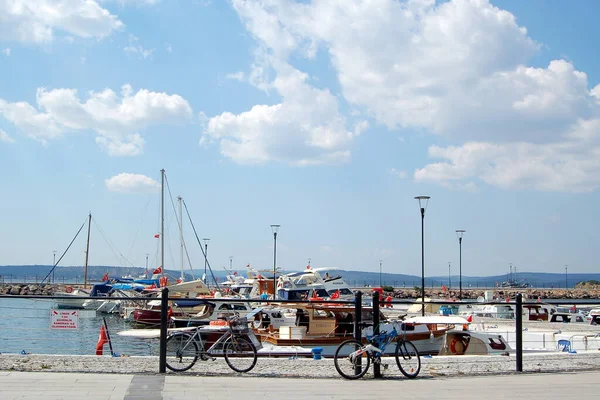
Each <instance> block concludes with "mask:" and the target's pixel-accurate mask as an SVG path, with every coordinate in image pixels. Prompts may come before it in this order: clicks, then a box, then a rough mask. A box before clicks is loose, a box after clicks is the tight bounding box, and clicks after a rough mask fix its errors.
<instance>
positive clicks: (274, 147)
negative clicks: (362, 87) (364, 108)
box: [201, 61, 355, 166]
mask: <svg viewBox="0 0 600 400" xmlns="http://www.w3.org/2000/svg"><path fill="white" fill-rule="evenodd" d="M274 68H275V69H276V71H277V78H276V79H275V80H274V81H273V82H272V84H271V86H272V87H273V88H274V89H276V90H277V91H278V92H279V93H280V94H281V96H282V98H283V99H282V102H281V103H278V104H275V105H271V106H270V105H255V106H254V107H252V109H250V110H249V111H246V112H243V113H241V114H238V115H234V114H232V113H229V112H225V113H223V114H221V115H218V116H216V117H213V118H211V119H210V120H209V121H208V123H207V127H206V129H205V131H204V135H205V136H208V137H209V138H210V139H212V140H219V141H220V146H221V153H222V154H223V155H224V156H226V157H229V158H231V159H232V160H234V161H236V162H238V163H247V164H256V163H264V162H268V161H280V162H285V163H288V164H291V165H302V166H304V165H318V164H326V163H341V162H346V161H348V160H349V158H350V151H349V148H350V145H351V143H352V140H353V137H354V136H355V135H354V133H352V132H349V131H348V130H347V129H346V120H345V118H344V117H343V116H342V115H341V114H340V113H339V109H338V108H339V107H338V100H337V98H336V97H335V96H333V95H332V94H331V93H330V92H329V91H328V90H321V89H316V88H314V87H311V86H310V85H308V84H307V83H306V81H307V79H308V76H307V75H306V74H304V73H301V72H300V71H298V70H297V69H294V68H292V67H291V66H289V65H288V64H285V63H281V62H276V61H275V62H274ZM201 141H202V142H205V141H206V139H204V138H203V139H202V140H201Z"/></svg>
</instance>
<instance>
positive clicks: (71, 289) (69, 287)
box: [65, 286, 73, 293]
mask: <svg viewBox="0 0 600 400" xmlns="http://www.w3.org/2000/svg"><path fill="white" fill-rule="evenodd" d="M65 292H67V293H73V287H72V286H66V287H65Z"/></svg>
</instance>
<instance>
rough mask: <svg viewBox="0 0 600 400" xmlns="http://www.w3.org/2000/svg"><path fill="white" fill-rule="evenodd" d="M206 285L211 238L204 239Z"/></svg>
mask: <svg viewBox="0 0 600 400" xmlns="http://www.w3.org/2000/svg"><path fill="white" fill-rule="evenodd" d="M202 240H204V283H206V266H207V264H208V242H209V241H210V239H209V238H204V239H202Z"/></svg>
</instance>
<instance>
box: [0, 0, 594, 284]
mask: <svg viewBox="0 0 600 400" xmlns="http://www.w3.org/2000/svg"><path fill="white" fill-rule="evenodd" d="M599 11H600V3H598V2H596V1H594V0H581V1H577V2H562V1H550V0H531V1H521V0H496V1H491V0H490V1H488V0H451V1H437V2H436V1H433V0H403V1H393V0H369V1H367V0H364V1H359V0H352V1H351V0H330V1H318V0H314V1H300V0H296V1H295V0H231V1H226V0H195V1H194V0H96V1H93V0H87V1H79V0H0V76H1V77H2V78H1V79H0V169H1V170H2V172H3V174H2V175H3V176H2V179H1V180H0V182H2V183H1V186H0V188H1V189H0V207H1V210H2V212H0V265H30V264H51V263H52V262H54V260H55V259H56V260H57V261H58V260H59V259H60V258H61V257H62V254H63V252H65V250H66V249H67V248H68V246H69V243H70V242H71V241H72V240H73V238H74V237H75V235H76V233H77V231H78V230H79V229H80V227H81V226H82V225H83V224H84V223H85V222H86V220H87V216H88V213H90V212H91V214H92V224H91V229H90V232H91V234H90V251H89V264H90V265H114V266H132V265H133V266H141V267H143V266H145V264H146V262H148V265H149V268H154V267H157V266H158V265H160V252H159V250H160V239H156V238H155V237H154V236H155V234H157V233H158V232H160V231H161V224H160V221H161V217H160V208H161V196H160V193H161V173H160V170H161V169H165V171H166V173H165V176H166V184H165V193H166V194H165V202H164V208H165V233H164V239H165V253H164V254H165V266H166V268H167V269H177V268H180V267H181V257H180V244H179V243H180V242H179V228H178V223H177V219H176V218H177V217H176V214H175V213H176V212H177V211H178V205H177V200H176V197H177V196H179V195H181V196H182V197H183V201H184V203H185V206H186V208H187V211H188V212H189V216H190V217H191V219H188V216H187V213H185V210H184V214H186V215H184V218H183V224H182V230H183V236H184V240H185V243H186V246H185V247H186V249H187V253H188V255H189V261H187V260H186V261H185V262H184V268H185V269H186V270H189V268H193V270H194V271H203V269H204V259H203V257H202V253H201V243H203V241H202V239H203V238H209V239H210V241H209V242H208V245H207V249H208V260H209V262H210V264H211V266H212V267H213V268H215V269H217V270H222V268H224V267H227V268H228V267H229V265H231V266H232V267H233V268H234V269H238V270H243V268H244V266H246V265H247V264H250V265H252V266H253V267H255V268H257V269H262V268H265V269H272V267H273V258H274V236H273V233H272V230H271V227H270V225H272V224H279V225H281V227H280V229H279V233H278V236H277V242H276V243H277V252H276V257H277V260H276V263H277V265H278V266H280V267H281V268H282V269H284V270H299V269H303V268H305V266H306V265H307V264H308V263H309V261H310V264H311V265H312V266H313V267H322V266H334V267H339V268H342V269H346V270H357V271H373V272H377V271H379V269H380V266H381V268H382V270H383V271H384V272H389V273H402V274H411V275H416V276H420V275H421V262H422V259H421V233H422V231H421V222H423V227H424V230H423V234H424V236H423V237H424V265H425V275H426V276H445V275H447V274H448V271H449V269H448V268H449V263H450V272H451V274H452V275H456V274H458V273H459V267H460V269H461V273H462V275H463V276H491V275H499V274H506V273H508V272H509V269H511V266H512V268H514V269H516V270H517V271H518V272H554V273H564V272H565V268H568V271H569V272H572V273H585V272H598V268H597V260H598V256H599V255H600V251H599V250H598V243H600V230H598V229H597V221H598V220H599V217H600V215H599V214H600V211H599V210H598V207H597V205H598V204H600V201H599V200H600V199H599V194H598V188H599V186H600V57H599V56H598V52H597V51H596V44H595V43H596V38H598V37H600V26H599V25H598V24H597V18H596V16H597V15H598V12H599ZM420 195H426V196H430V197H431V198H430V200H429V203H428V205H427V208H426V212H425V218H424V219H423V221H421V213H420V210H419V205H418V202H417V201H416V200H415V199H414V197H415V196H420ZM192 223H193V226H194V228H195V231H196V234H197V236H196V235H194V232H193V229H192V226H191V225H192ZM86 229H87V228H86V227H84V229H82V231H81V233H80V234H79V235H78V236H77V238H76V239H75V240H74V241H73V244H72V246H71V247H70V248H69V250H68V251H67V252H66V254H65V255H64V257H63V258H62V259H61V260H60V263H59V266H68V265H83V264H84V262H85V249H86ZM457 229H463V230H466V232H465V234H464V238H463V241H462V249H461V248H459V242H458V239H457V237H456V234H455V230H457ZM55 251H56V255H55ZM461 252H462V263H461V261H460V254H459V253H461ZM186 258H187V257H186ZM147 260H148V261H147ZM190 264H191V266H190ZM565 266H567V267H565Z"/></svg>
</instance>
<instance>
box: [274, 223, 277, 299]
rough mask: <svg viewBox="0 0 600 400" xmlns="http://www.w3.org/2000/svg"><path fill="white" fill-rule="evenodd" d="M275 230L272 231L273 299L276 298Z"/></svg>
mask: <svg viewBox="0 0 600 400" xmlns="http://www.w3.org/2000/svg"><path fill="white" fill-rule="evenodd" d="M276 276H277V232H273V300H276V299H277V283H276V278H275V277H276Z"/></svg>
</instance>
